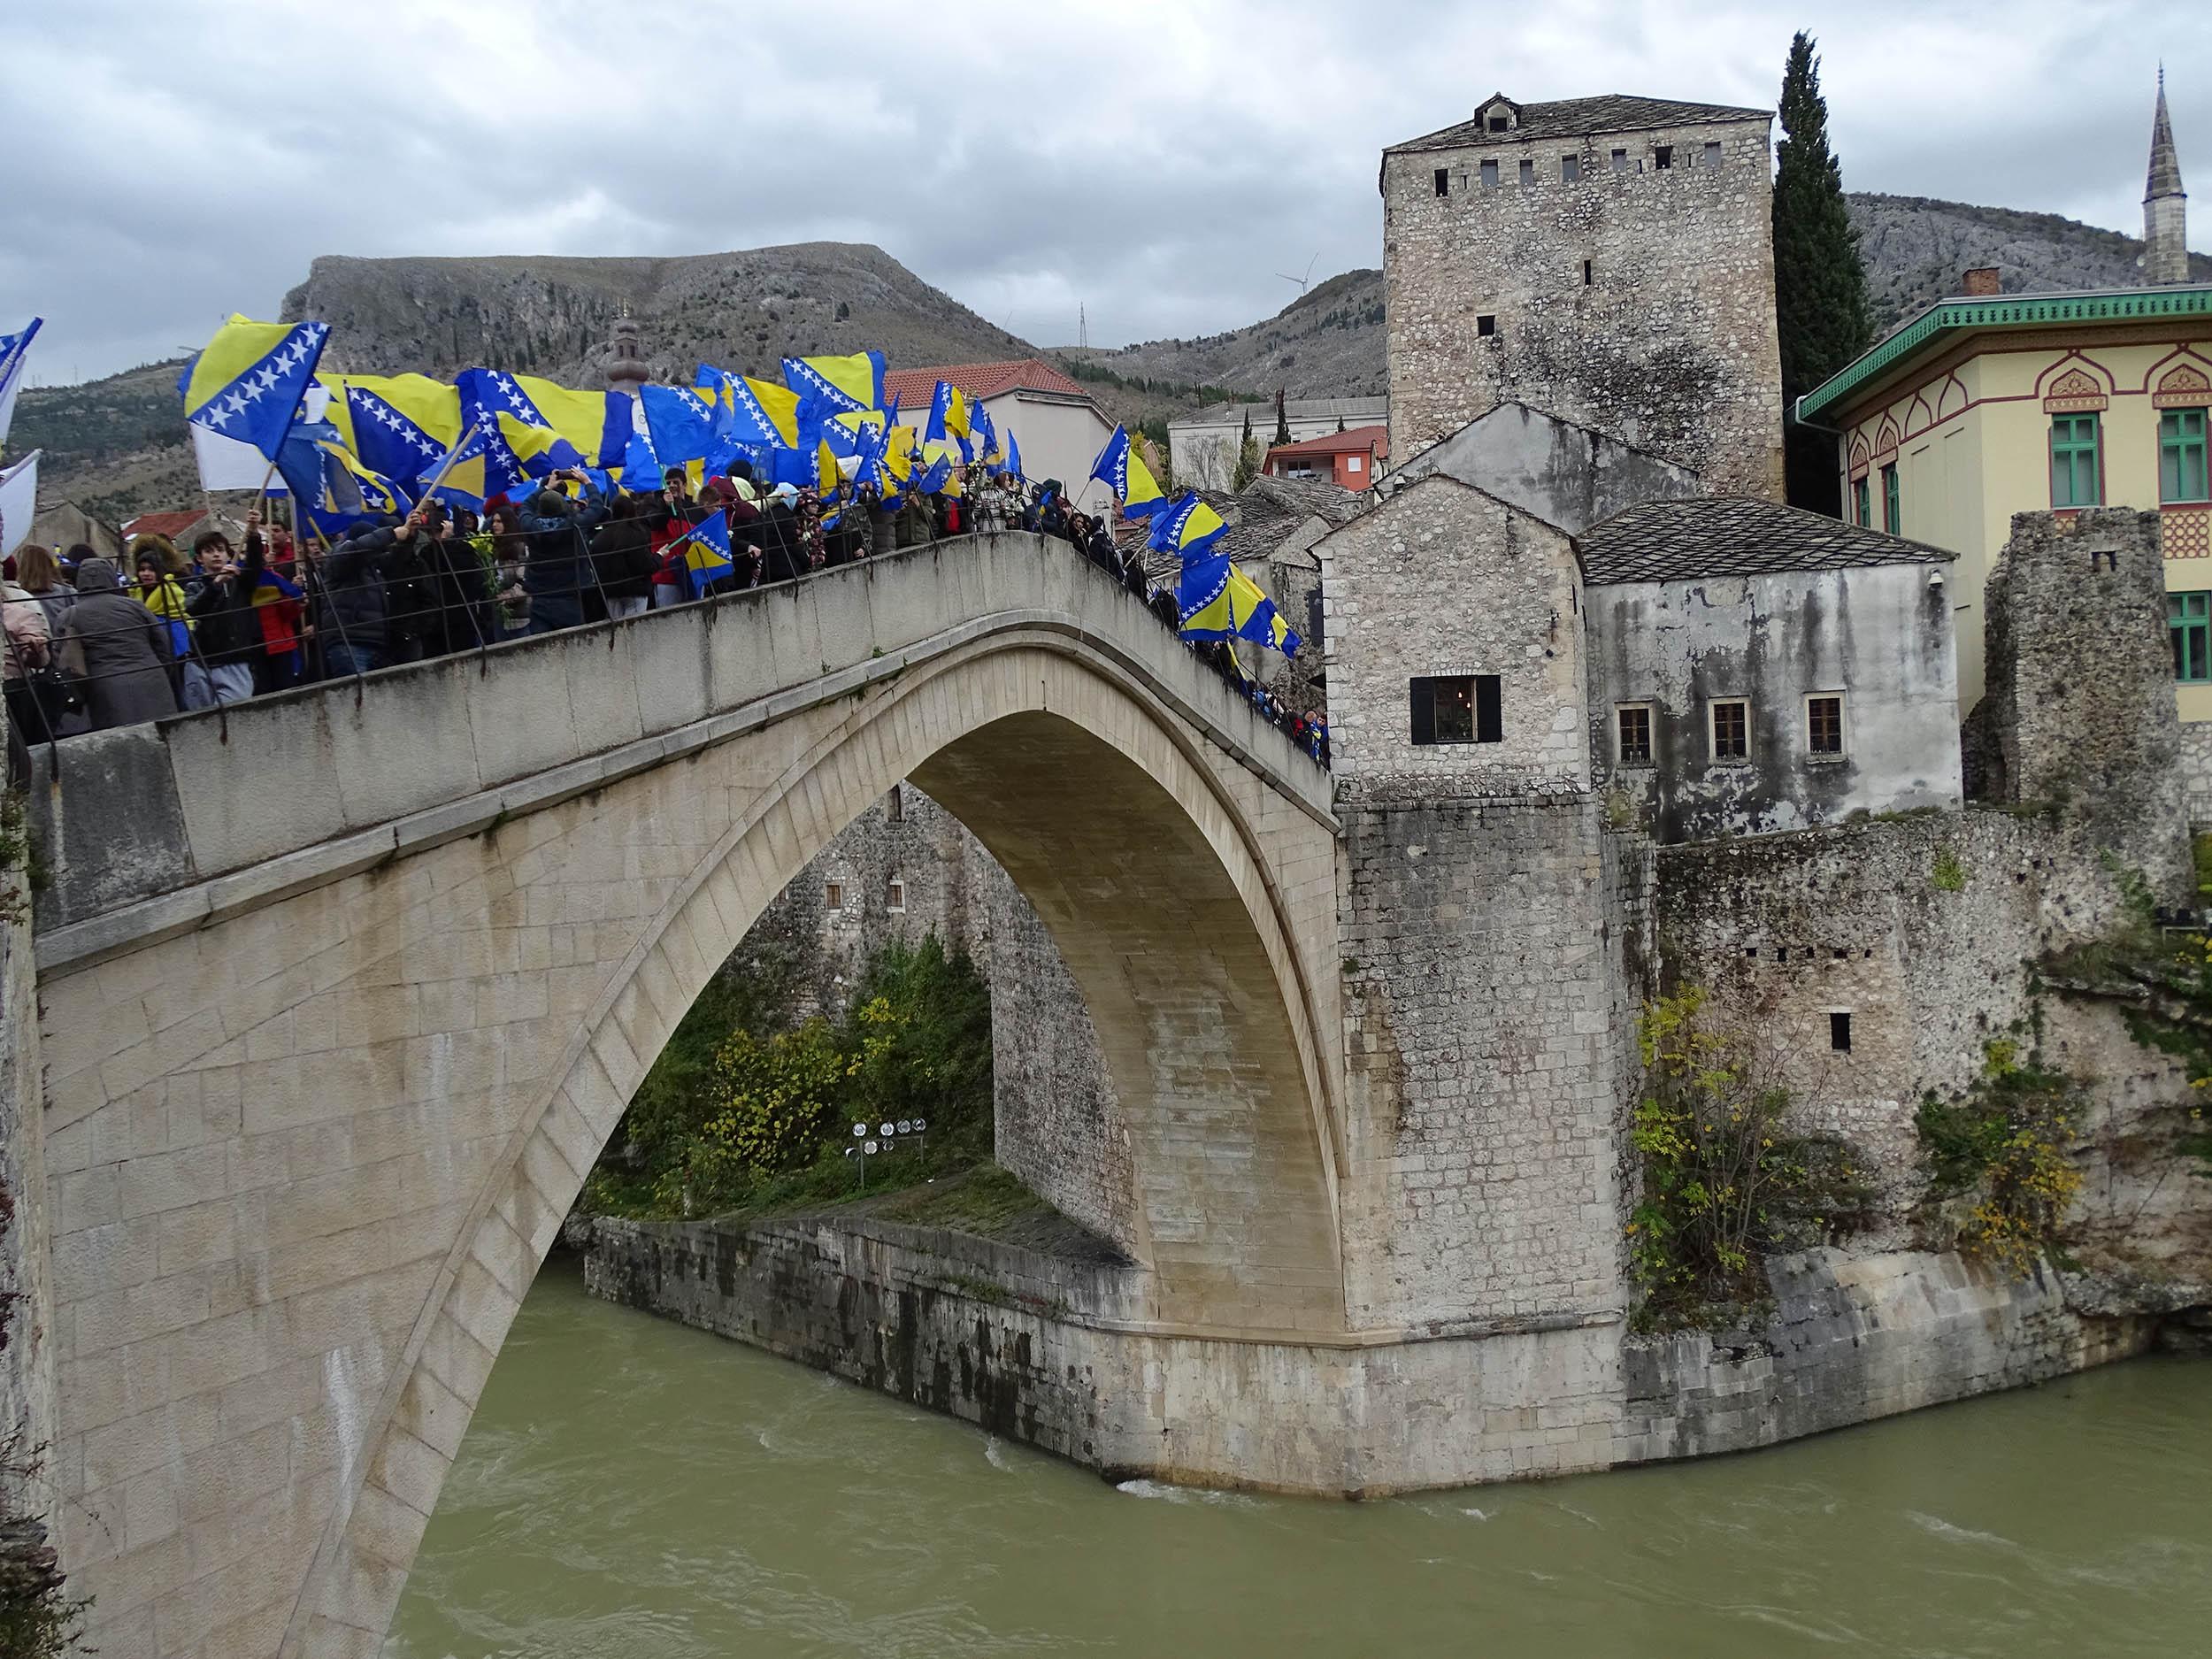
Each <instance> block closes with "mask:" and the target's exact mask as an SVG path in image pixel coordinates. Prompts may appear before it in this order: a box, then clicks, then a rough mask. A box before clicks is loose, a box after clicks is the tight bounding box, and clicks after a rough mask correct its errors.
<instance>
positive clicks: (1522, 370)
mask: <svg viewBox="0 0 2212 1659" xmlns="http://www.w3.org/2000/svg"><path fill="white" fill-rule="evenodd" d="M1768 126H1769V119H1768V118H1767V117H1765V116H1763V115H1761V116H1753V117H1751V118H1749V119H1739V120H1729V121H1719V122H1712V123H1705V124H1695V123H1693V124H1688V125H1683V126H1679V127H1670V128H1667V129H1665V130H1662V131H1637V132H1624V133H1615V134H1607V133H1596V134H1586V135H1583V136H1580V137H1577V138H1532V139H1529V140H1526V141H1515V142H1485V143H1483V144H1481V145H1480V146H1479V147H1476V146H1469V147H1463V148H1460V149H1457V150H1411V151H1396V150H1394V151H1390V152H1386V154H1385V156H1384V157H1383V165H1382V196H1383V269H1384V291H1385V296H1386V310H1387V316H1388V325H1387V331H1388V349H1389V359H1390V449H1391V454H1392V457H1394V459H1396V460H1398V461H1400V462H1403V461H1405V460H1409V459H1410V458H1411V457H1413V456H1414V454H1415V453H1416V452H1417V451H1418V450H1420V449H1423V448H1425V446H1427V445H1429V444H1432V443H1434V442H1439V441H1440V440H1441V439H1443V438H1445V437H1448V435H1450V434H1452V433H1454V432H1455V431H1456V430H1458V428H1459V427H1461V426H1463V425H1464V424H1465V423H1466V422H1467V421H1469V420H1471V419H1473V418H1474V417H1475V416H1477V415H1479V414H1481V413H1482V412H1483V411H1486V410H1487V409H1490V408H1491V407H1493V406H1494V405H1495V404H1498V403H1505V402H1508V401H1518V402H1521V403H1527V404H1529V405H1531V406H1532V407H1533V408H1536V409H1541V410H1548V411H1550V412H1551V413H1553V414H1555V415H1559V416H1563V417H1564V418H1565V419H1570V420H1575V421H1579V422H1581V423H1582V424H1584V425H1585V426H1594V427H1596V428H1597V429H1598V430H1599V431H1601V432H1604V433H1607V434H1611V435H1613V436H1615V437H1617V438H1620V439H1621V440H1623V441H1624V442H1628V443H1632V444H1635V445H1637V446H1639V447H1640V448H1642V449H1648V450H1651V451H1654V452H1655V453H1656V454H1658V455H1660V456H1663V457H1665V458H1666V459H1667V460H1670V461H1672V462H1674V463H1676V464H1677V465H1681V466H1686V467H1687V468H1689V469H1690V470H1691V471H1692V472H1696V473H1698V474H1699V475H1700V476H1701V478H1702V479H1703V480H1704V483H1705V487H1706V488H1708V489H1709V490H1711V491H1713V492H1714V493H1715V494H1718V495H1760V496H1764V497H1766V498H1768V499H1769V500H1774V501H1779V500H1780V499H1781V496H1782V371H1781V353H1780V347H1779V345H1778V341H1777V336H1776V333H1775V322H1774V233H1773V225H1772V221H1771V217H1770V205H1769V203H1770V193H1771V186H1770V180H1771V176H1772V174H1771V163H1770V157H1769V148H1768V138H1767V129H1768ZM1709 143H1711V144H1717V145H1718V146H1719V147H1720V153H1719V157H1718V164H1719V165H1715V166H1705V165H1700V163H1701V160H1702V159H1703V157H1704V156H1705V154H1706V148H1705V147H1706V146H1707V145H1708V144H1709ZM1661 145H1666V146H1670V147H1671V150H1672V152H1673V155H1672V159H1673V165H1672V166H1671V168H1669V169H1667V170H1664V171H1659V170H1656V168H1655V162H1656V152H1657V150H1658V147H1659V146H1661ZM1616 149H1620V150H1624V151H1625V159H1626V166H1625V169H1624V170H1622V171H1616V169H1615V164H1614V161H1613V158H1612V152H1613V150H1616ZM1566 155H1572V156H1573V157H1575V159H1576V164H1577V166H1578V172H1579V177H1578V179H1576V180H1573V181H1571V182H1569V181H1564V180H1563V179H1562V177H1561V173H1562V166H1561V162H1562V157H1563V156H1566ZM1485 162H1489V163H1492V164H1494V165H1495V166H1496V168H1497V173H1496V175H1495V176H1496V180H1497V181H1496V182H1495V183H1494V184H1486V183H1485V182H1484V181H1483V177H1484V175H1483V173H1482V166H1483V164H1484V163H1485ZM1524 162H1526V163H1528V164H1530V175H1529V177H1528V178H1527V179H1526V180H1525V181H1524V180H1523V179H1522V176H1521V173H1520V168H1521V165H1522V164H1523V163H1524ZM1439 172H1441V173H1443V174H1444V175H1445V180H1446V183H1447V186H1448V189H1447V193H1446V194H1444V195H1439V194H1438V193H1437V189H1436V184H1435V175H1436V174H1437V173H1439ZM1585 262H1587V266H1586V265H1585ZM1586 268H1587V271H1588V276H1587V279H1586V278H1585V276H1584V272H1585V269H1586ZM1485 317H1487V318H1491V319H1494V328H1495V332H1494V333H1492V334H1483V333H1481V332H1480V331H1479V326H1478V319H1480V318H1485Z"/></svg>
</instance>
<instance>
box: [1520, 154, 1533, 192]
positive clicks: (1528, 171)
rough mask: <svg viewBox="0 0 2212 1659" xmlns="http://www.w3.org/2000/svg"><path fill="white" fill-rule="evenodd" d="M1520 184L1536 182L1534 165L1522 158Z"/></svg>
mask: <svg viewBox="0 0 2212 1659" xmlns="http://www.w3.org/2000/svg"><path fill="white" fill-rule="evenodd" d="M1521 182H1522V183H1523V184H1524V185H1530V184H1534V183H1535V182H1536V164H1535V163H1534V162H1532V161H1530V160H1528V159H1527V158H1526V157H1524V158H1523V159H1522V162H1521Z"/></svg>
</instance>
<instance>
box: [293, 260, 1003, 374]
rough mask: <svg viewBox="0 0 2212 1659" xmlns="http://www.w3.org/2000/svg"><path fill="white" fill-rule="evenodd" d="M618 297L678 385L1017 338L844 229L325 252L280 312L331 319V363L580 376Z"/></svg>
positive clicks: (992, 349) (598, 356)
mask: <svg viewBox="0 0 2212 1659" xmlns="http://www.w3.org/2000/svg"><path fill="white" fill-rule="evenodd" d="M625 311H627V312H628V314H629V315H630V316H632V317H634V318H635V319H637V322H638V327H639V333H640V334H641V337H642V339H643V342H644V344H645V348H646V350H647V352H648V354H649V361H650V363H651V365H652V368H653V373H654V377H655V378H656V379H658V380H677V381H680V382H683V383H688V382H689V380H690V379H691V375H692V371H693V370H694V369H695V367H696V366H697V365H699V364H700V363H701V362H702V361H704V362H709V363H713V364H716V365H719V366H721V367H723V368H727V369H736V370H739V371H741V372H743V373H752V374H758V375H764V376H768V377H773V376H774V375H775V374H776V372H777V371H776V365H777V364H778V362H779V361H780V359H781V358H783V357H787V356H788V357H810V356H814V355H817V354H818V353H824V352H846V351H860V350H864V349H868V348H870V347H874V348H878V349H881V350H883V351H885V352H887V353H888V354H889V356H890V357H891V360H892V361H893V362H894V363H896V364H901V365H923V364H929V363H945V362H974V361H977V360H979V359H980V360H988V359H991V358H996V357H1021V356H1026V355H1027V354H1028V353H1029V352H1030V350H1031V349H1032V348H1031V347H1030V346H1029V345H1027V344H1026V343H1025V342H1023V341H1020V340H1018V339H1016V338H1015V337H1014V336H1013V335H1012V334H1008V333H1007V332H1006V331H1005V330H1003V329H1002V328H995V327H993V326H991V325H990V324H988V323H987V322H985V321H984V320H983V319H982V318H980V317H979V316H977V315H976V314H975V313H974V312H973V311H970V310H969V309H968V308H967V307H966V306H964V305H962V304H960V303H958V302H957V301H956V300H954V299H953V298H951V297H950V296H949V295H946V294H943V293H941V292H940V291H939V290H938V289H936V288H932V287H930V286H929V285H928V284H927V283H926V282H924V281H923V280H921V279H920V278H918V277H917V276H916V275H915V274H914V273H912V272H910V271H909V270H907V269H906V267H905V266H903V265H901V264H899V262H898V261H897V260H895V259H894V258H892V257H890V256H889V255H888V254H887V253H885V252H884V251H883V250H881V249H879V248H872V247H866V246H863V245H859V244H855V243H849V242H802V243H797V244H795V245H793V246H790V247H784V248H757V249H753V250H749V251H748V252H743V253H714V254H690V255H686V256H683V257H672V258H643V259H586V258H535V257H500V258H480V259H355V258H344V257H324V258H320V259H318V260H316V261H315V263H314V265H312V266H311V267H310V268H309V271H308V274H307V280H306V281H305V282H303V283H302V284H301V285H300V286H299V287H298V288H294V289H293V290H292V291H291V293H290V294H288V295H287V296H285V301H284V312H283V314H284V317H285V319H287V320H288V321H289V320H296V319H301V318H306V317H319V318H320V319H323V320H324V321H326V322H327V323H329V324H330V325H331V335H330V345H329V348H328V351H327V355H326V358H325V361H326V363H327V364H328V365H329V366H330V367H332V368H334V369H347V370H352V371H354V372H357V373H399V372H401V371H403V370H409V369H412V370H418V371H420V372H421V373H427V374H434V375H438V376H441V377H443V376H447V375H450V374H452V373H455V372H456V371H457V370H460V369H465V368H468V367H471V366H472V365H492V366H497V367H501V368H506V369H511V370H514V371H517V372H519V373H526V374H542V375H545V376H547V377H548V378H549V379H552V380H561V381H564V382H565V383H567V384H569V385H572V386H582V387H590V386H595V385H601V384H603V383H604V375H605V371H606V365H607V362H608V359H609V357H610V356H611V347H610V344H609V342H610V341H611V337H612V334H613V331H614V324H615V320H616V319H617V318H618V317H620V316H621V315H622V314H623V313H624V312H625Z"/></svg>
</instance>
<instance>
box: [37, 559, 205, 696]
mask: <svg viewBox="0 0 2212 1659" xmlns="http://www.w3.org/2000/svg"><path fill="white" fill-rule="evenodd" d="M61 659H62V665H63V667H65V668H66V669H67V670H68V671H69V672H70V673H72V674H73V675H74V676H76V678H77V679H79V680H82V681H83V682H84V692H85V700H86V703H87V705H88V707H89V708H90V710H91V712H92V726H93V729H94V730H95V731H98V732H104V731H106V730H108V729H109V728H110V727H112V726H137V725H139V724H141V723H142V722H143V721H146V720H158V719H161V718H165V717H166V716H168V715H172V714H174V713H175V712H176V711H177V694H176V692H175V691H174V689H173V688H172V687H171V686H170V684H169V625H168V624H167V623H166V622H165V621H163V620H162V619H161V618H159V617H157V616H156V615H155V614H154V613H153V612H152V611H149V610H148V609H147V608H146V607H145V606H144V605H142V604H140V603H138V602H137V601H136V600H134V599H127V598H125V597H124V595H123V593H122V580H121V579H120V578H119V577H118V576H117V575H116V573H115V566H114V565H111V564H110V563H109V562H108V561H107V560H105V559H100V558H94V559H87V560H85V561H84V563H83V564H81V565H78V566H77V603H75V604H74V605H72V606H71V607H70V610H69V616H68V619H67V620H66V621H65V622H64V623H63V624H62V638H61Z"/></svg>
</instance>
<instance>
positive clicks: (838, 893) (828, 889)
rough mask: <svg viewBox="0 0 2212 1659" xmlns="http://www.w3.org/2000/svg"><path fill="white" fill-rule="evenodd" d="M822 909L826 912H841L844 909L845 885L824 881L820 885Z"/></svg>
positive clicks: (838, 882) (839, 882)
mask: <svg viewBox="0 0 2212 1659" xmlns="http://www.w3.org/2000/svg"><path fill="white" fill-rule="evenodd" d="M822 908H823V909H824V910H843V909H844V908H845V884H844V883H843V882H841V881H826V882H824V883H823V884H822Z"/></svg>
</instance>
